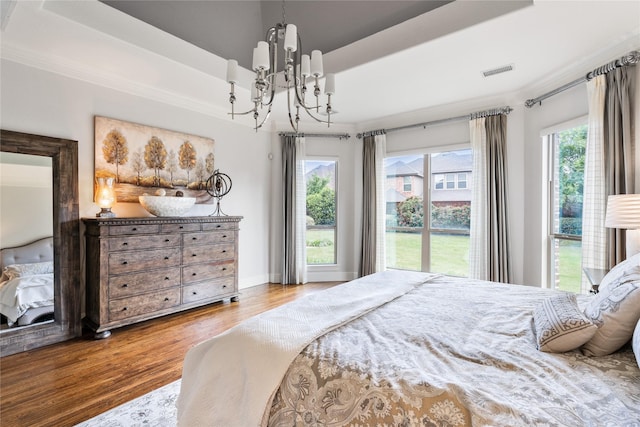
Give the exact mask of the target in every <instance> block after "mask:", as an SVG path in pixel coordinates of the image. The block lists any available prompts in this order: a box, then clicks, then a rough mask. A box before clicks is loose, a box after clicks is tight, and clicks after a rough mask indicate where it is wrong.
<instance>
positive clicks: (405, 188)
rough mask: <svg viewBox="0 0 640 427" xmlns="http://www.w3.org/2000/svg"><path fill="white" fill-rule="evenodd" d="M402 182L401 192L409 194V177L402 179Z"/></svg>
mask: <svg viewBox="0 0 640 427" xmlns="http://www.w3.org/2000/svg"><path fill="white" fill-rule="evenodd" d="M402 181H403V185H402V190H403V191H405V192H408V193H410V192H411V177H410V176H405V177H403V179H402Z"/></svg>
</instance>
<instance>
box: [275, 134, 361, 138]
mask: <svg viewBox="0 0 640 427" xmlns="http://www.w3.org/2000/svg"><path fill="white" fill-rule="evenodd" d="M278 135H280V136H299V137H301V138H338V139H349V138H351V135H349V134H348V133H304V132H297V133H296V132H280V133H279V134H278Z"/></svg>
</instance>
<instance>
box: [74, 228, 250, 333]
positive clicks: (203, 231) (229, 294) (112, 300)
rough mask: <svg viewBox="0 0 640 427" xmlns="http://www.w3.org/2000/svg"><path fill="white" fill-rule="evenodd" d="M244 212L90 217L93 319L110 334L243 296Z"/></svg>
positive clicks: (89, 319)
mask: <svg viewBox="0 0 640 427" xmlns="http://www.w3.org/2000/svg"><path fill="white" fill-rule="evenodd" d="M241 219H242V217H238V216H205V217H157V218H156V217H152V218H84V219H83V222H84V224H85V226H86V231H85V236H86V254H87V256H86V302H87V304H86V317H85V319H84V321H85V324H86V325H87V326H89V327H90V328H92V329H93V330H94V331H95V332H96V337H97V338H104V337H107V336H109V335H110V332H109V330H110V329H113V328H117V327H120V326H124V325H128V324H131V323H136V322H141V321H143V320H147V319H151V318H154V317H158V316H162V315H165V314H170V313H175V312H178V311H181V310H187V309H189V308H193V307H197V306H201V305H205V304H209V303H212V302H215V301H220V300H223V299H225V298H230V299H231V301H237V300H238V225H239V222H240V220H241Z"/></svg>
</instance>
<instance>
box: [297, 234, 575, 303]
mask: <svg viewBox="0 0 640 427" xmlns="http://www.w3.org/2000/svg"><path fill="white" fill-rule="evenodd" d="M322 240H325V241H326V240H328V241H330V242H332V243H333V230H307V264H333V263H335V259H334V253H335V252H334V250H335V249H334V245H333V244H331V245H330V246H321V247H315V246H313V247H312V246H309V242H313V241H322ZM386 245H387V247H386V251H387V267H389V268H398V269H402V270H415V271H420V269H421V268H420V265H421V263H420V253H421V247H422V242H421V235H420V234H413V233H395V232H388V233H386ZM431 248H432V250H431V269H430V270H431V271H433V272H435V273H445V274H451V275H453V276H465V277H466V276H468V275H469V236H458V235H443V234H434V235H432V236H431ZM581 251H582V244H581V242H573V241H567V240H562V241H561V242H560V248H559V254H558V270H559V279H560V281H559V284H558V289H562V290H565V291H571V292H576V293H579V292H580V284H581V280H582V270H581V267H580V259H581Z"/></svg>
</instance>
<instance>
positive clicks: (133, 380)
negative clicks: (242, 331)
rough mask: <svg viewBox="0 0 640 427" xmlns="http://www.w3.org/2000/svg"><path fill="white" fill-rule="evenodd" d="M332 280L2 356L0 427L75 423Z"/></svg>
mask: <svg viewBox="0 0 640 427" xmlns="http://www.w3.org/2000/svg"><path fill="white" fill-rule="evenodd" d="M336 284H337V282H324V283H308V284H306V285H297V286H291V285H289V286H283V285H279V284H265V285H260V286H255V287H252V288H248V289H243V290H241V296H240V301H239V302H234V303H232V302H229V301H226V302H223V303H216V304H211V305H208V306H206V307H200V308H197V309H193V310H189V311H186V312H182V313H176V314H173V315H169V316H165V317H161V318H158V319H153V320H149V321H146V322H143V323H141V324H137V325H131V326H127V327H124V328H120V329H115V330H113V333H112V335H111V337H109V338H107V339H104V340H94V339H93V335H92V334H91V333H90V332H89V331H86V333H85V334H84V336H83V337H82V338H77V339H74V340H70V341H67V342H64V343H59V344H54V345H50V346H47V347H43V348H40V349H36V350H31V351H26V352H23V353H18V354H14V355H11V356H6V357H2V358H0V425H1V426H11V427H22V426H25V427H26V426H29V427H36V426H56V427H64V426H74V425H76V424H78V423H80V422H82V421H85V420H87V419H89V418H92V417H94V416H96V415H98V414H100V413H102V412H104V411H107V410H109V409H111V408H114V407H116V406H118V405H121V404H123V403H125V402H127V401H129V400H131V399H134V398H136V397H138V396H141V395H143V394H146V393H148V392H150V391H151V390H154V389H156V388H158V387H161V386H163V385H166V384H169V383H171V382H173V381H175V380H177V379H179V378H180V376H181V375H182V361H183V360H184V356H185V354H186V352H187V351H188V350H189V349H190V348H191V347H193V346H194V345H196V344H198V343H199V342H202V341H204V340H206V339H208V338H210V337H213V336H215V335H218V334H219V333H221V332H224V331H225V330H227V329H229V328H231V327H233V326H235V325H237V324H238V323H240V322H241V321H243V320H245V319H248V318H249V317H252V316H254V315H256V314H259V313H261V312H263V311H266V310H269V309H272V308H275V307H278V306H279V305H282V304H284V303H286V302H289V301H292V300H294V299H297V298H300V297H301V296H304V295H306V294H309V293H312V292H316V291H319V290H322V289H327V288H329V287H332V286H334V285H336Z"/></svg>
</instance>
